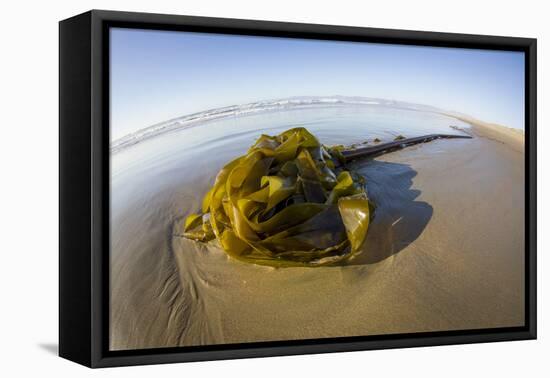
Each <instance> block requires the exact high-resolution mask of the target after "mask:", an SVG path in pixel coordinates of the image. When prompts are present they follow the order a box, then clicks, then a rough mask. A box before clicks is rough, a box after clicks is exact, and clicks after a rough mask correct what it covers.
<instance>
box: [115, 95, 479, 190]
mask: <svg viewBox="0 0 550 378" xmlns="http://www.w3.org/2000/svg"><path fill="white" fill-rule="evenodd" d="M205 118H206V119H200V120H199V119H194V120H193V122H191V123H182V124H181V125H180V126H179V127H178V125H177V122H176V125H175V126H174V125H171V126H170V127H167V128H165V129H164V130H161V131H160V132H158V131H157V132H156V133H152V134H147V133H145V134H142V135H138V136H136V137H134V138H133V140H132V143H127V144H122V145H121V144H117V142H116V141H115V142H114V143H112V154H111V177H112V184H113V188H114V189H116V187H117V186H118V185H124V182H125V181H127V180H130V181H132V180H133V179H137V180H140V179H143V178H145V177H148V178H150V179H158V177H159V175H162V173H163V172H173V171H177V170H178V169H183V170H186V168H189V167H190V168H193V167H198V166H201V167H205V166H208V167H211V169H214V170H216V172H217V169H219V168H220V167H221V166H223V164H221V165H220V164H219V162H227V161H229V160H231V159H232V158H234V157H237V156H239V155H241V154H243V153H245V152H246V150H247V148H248V147H249V146H250V145H251V144H252V143H253V142H254V141H255V140H256V139H257V138H258V137H259V136H260V135H261V134H270V135H276V134H278V133H280V132H282V131H284V130H287V129H289V128H293V127H306V128H307V129H308V130H310V131H311V132H312V133H313V134H314V135H316V136H317V137H318V138H319V139H320V141H321V143H324V144H326V145H335V144H343V145H352V144H360V143H363V142H371V143H372V141H373V139H375V138H378V139H380V140H381V141H382V142H389V141H392V140H393V139H394V138H395V137H396V136H397V135H403V136H405V137H415V136H420V135H426V134H432V133H444V134H460V133H461V132H460V131H457V130H455V129H453V128H451V127H450V126H457V127H459V128H464V129H467V128H469V125H468V124H466V123H464V122H462V121H459V120H457V119H455V118H451V117H449V116H445V115H442V114H438V113H435V112H433V111H428V110H418V109H412V108H403V107H393V106H388V105H383V104H366V105H365V104H361V105H357V104H343V105H342V104H336V105H335V104H325V105H322V104H321V105H317V106H309V107H290V108H289V107H283V108H281V109H267V110H264V111H259V112H258V111H255V112H248V113H247V112H231V113H229V114H226V115H224V116H222V117H219V118H211V117H205ZM205 169H206V170H202V171H201V172H199V173H201V174H203V175H208V174H211V173H212V172H210V169H209V168H205ZM115 194H116V193H115Z"/></svg>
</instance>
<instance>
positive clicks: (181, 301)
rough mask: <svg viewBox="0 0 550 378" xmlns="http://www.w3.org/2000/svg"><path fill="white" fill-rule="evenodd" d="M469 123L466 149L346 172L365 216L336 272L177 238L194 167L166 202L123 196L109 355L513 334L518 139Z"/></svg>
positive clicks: (363, 164)
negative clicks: (368, 202)
mask: <svg viewBox="0 0 550 378" xmlns="http://www.w3.org/2000/svg"><path fill="white" fill-rule="evenodd" d="M470 121H471V123H472V125H473V127H472V129H471V131H472V132H473V135H474V138H473V139H468V140H459V139H457V140H438V141H434V142H430V143H426V144H421V145H416V146H413V147H410V148H406V149H404V150H401V151H397V152H393V153H390V154H386V155H382V156H380V157H378V158H376V159H374V160H366V161H359V162H356V163H353V165H352V167H353V168H354V169H357V170H358V171H359V172H361V173H362V174H363V175H364V176H365V177H366V179H367V185H368V190H369V195H370V197H371V198H372V199H373V200H374V202H375V203H376V204H377V209H376V214H375V218H374V221H373V223H372V225H371V228H370V230H369V234H368V236H367V241H366V243H365V244H364V246H363V251H362V253H361V254H359V255H358V256H357V257H356V258H355V259H353V260H351V261H348V262H346V263H344V264H340V265H338V266H329V267H319V268H280V269H275V268H270V267H265V266H257V265H252V264H247V263H242V262H237V261H234V260H231V259H230V258H228V257H227V255H226V254H225V253H224V252H223V251H222V250H221V249H220V248H219V247H218V246H217V245H216V243H215V242H214V243H212V242H211V243H210V244H208V245H204V244H200V243H197V242H194V241H190V240H187V239H185V238H182V237H181V236H180V235H181V227H182V222H183V219H184V217H185V215H187V213H188V212H189V211H193V210H196V209H197V208H198V203H199V201H200V200H201V198H202V194H203V193H205V191H206V190H207V188H208V187H209V186H210V185H211V183H212V180H213V177H214V176H215V174H216V170H215V169H211V168H210V169H208V167H207V166H206V165H205V166H204V167H203V166H201V165H200V164H199V166H198V167H197V170H199V171H200V170H203V172H204V173H203V174H202V175H197V176H196V177H195V178H194V179H193V184H192V186H190V185H182V186H181V187H180V189H179V190H177V191H174V190H173V189H164V190H163V191H160V192H159V193H154V195H153V194H151V193H149V194H141V195H131V194H132V193H131V190H130V189H129V192H128V193H126V194H127V196H126V198H132V199H131V200H127V201H126V202H125V204H124V206H119V207H118V208H117V209H116V211H114V213H113V214H112V221H113V225H112V227H113V228H112V243H113V244H112V245H113V247H112V251H113V252H112V256H111V321H110V346H111V349H113V350H121V349H136V348H155V347H170V346H184V345H205V344H218V343H242V342H256V341H272V340H287V339H310V338H322V337H338V336H358V335H381V334H392V333H410V332H425V331H443V330H465V329H478V328H493V327H511V326H521V325H523V324H524V315H525V314H524V271H525V267H524V241H525V234H524V222H525V220H524V210H525V209H524V203H525V193H524V190H525V184H524V153H523V134H522V133H518V132H515V131H510V130H506V129H504V128H502V127H500V126H494V125H487V124H482V123H476V122H475V121H472V120H469V122H470ZM213 159H216V158H215V157H213ZM219 163H220V164H221V162H219ZM178 174H181V175H185V172H183V173H182V172H179V173H178ZM191 174H192V172H189V175H191ZM142 185H148V182H143V183H142ZM136 190H137V189H136ZM140 193H141V192H140ZM134 194H135V193H134ZM190 201H191V202H193V206H191V209H189V206H187V207H185V209H186V212H185V213H184V212H183V211H182V208H183V205H182V204H188V203H189V202H190Z"/></svg>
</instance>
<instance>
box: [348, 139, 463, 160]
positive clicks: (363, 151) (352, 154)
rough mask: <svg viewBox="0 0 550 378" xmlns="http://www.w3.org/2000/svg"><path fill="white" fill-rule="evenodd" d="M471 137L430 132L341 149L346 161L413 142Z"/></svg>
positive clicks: (372, 155) (391, 149) (403, 146)
mask: <svg viewBox="0 0 550 378" xmlns="http://www.w3.org/2000/svg"><path fill="white" fill-rule="evenodd" d="M455 138H459V139H471V138H472V137H471V136H467V135H447V134H430V135H424V136H419V137H415V138H405V139H401V140H396V141H393V142H388V143H380V144H377V145H374V146H367V147H361V148H355V149H350V150H343V151H342V155H343V156H344V158H345V159H346V161H351V160H355V159H362V158H366V157H374V156H377V155H380V154H383V153H386V152H390V151H395V150H400V149H402V148H405V147H408V146H412V145H413V144H418V143H426V142H430V141H432V140H435V139H455Z"/></svg>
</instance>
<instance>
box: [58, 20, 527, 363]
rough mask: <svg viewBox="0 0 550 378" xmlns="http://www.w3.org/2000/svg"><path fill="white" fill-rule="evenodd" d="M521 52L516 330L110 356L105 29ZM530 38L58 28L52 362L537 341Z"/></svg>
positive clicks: (162, 23)
mask: <svg viewBox="0 0 550 378" xmlns="http://www.w3.org/2000/svg"><path fill="white" fill-rule="evenodd" d="M113 26H117V27H131V28H141V29H160V30H182V31H200V32H207V33H212V32H214V33H226V34H244V35H255V36H279V37H290V38H306V39H325V40H342V41H364V42H377V43H391V44H405V45H424V46H436V47H463V48H480V49H491V50H512V51H523V52H525V58H526V60H525V61H526V66H525V151H526V155H525V178H526V183H525V184H526V196H525V201H526V203H525V211H526V214H525V227H526V239H525V243H526V244H525V268H526V271H525V278H526V282H525V290H526V295H525V299H526V303H525V314H526V317H525V319H526V324H525V325H524V326H523V327H514V328H493V329H481V330H463V331H444V332H429V333H414V334H399V335H384V336H357V337H342V338H330V339H314V340H293V341H277V342H255V343H247V344H226V345H211V346H197V347H178V348H159V349H140V350H131V351H109V349H108V336H109V334H108V321H109V315H108V309H109V308H108V306H109V302H108V298H109V290H108V288H109V282H108V279H109V274H108V272H109V270H108V269H109V266H108V261H109V218H108V215H109V133H108V130H109V65H108V54H109V39H108V32H107V31H108V28H110V27H113ZM536 61H537V53H536V39H530V38H515V37H498V36H485V35H468V34H449V33H434V32H419V31H406V30H386V29H373V28H359V27H344V26H328V25H312V24H297V23H283V22H266V21H251V20H237V19H224V18H205V17H189V16H175V15H161V14H145V13H129V12H114V11H102V10H92V11H89V12H86V13H84V14H81V15H78V16H75V17H72V18H69V19H67V20H64V21H61V22H60V23H59V131H60V133H59V186H60V191H59V213H60V214H59V215H60V224H59V355H60V356H61V357H64V358H67V359H69V360H72V361H75V362H77V363H80V364H83V365H86V366H89V367H108V366H120V365H138V364H157V363H169V362H185V361H202V360H218V359H232V358H249V357H266V356H280V355H297V354H309V353H327V352H344V351H357V350H370V349H385V348H405V347H418V346H432V345H447V344H459V343H460V344H462V343H480V342H494V341H507V340H526V339H535V338H536V334H537V333H536V329H537V324H536V323H537V317H536V300H537V297H536V258H537V257H536V187H537V186H536V92H537V91H536V85H537V83H536V64H537V63H536Z"/></svg>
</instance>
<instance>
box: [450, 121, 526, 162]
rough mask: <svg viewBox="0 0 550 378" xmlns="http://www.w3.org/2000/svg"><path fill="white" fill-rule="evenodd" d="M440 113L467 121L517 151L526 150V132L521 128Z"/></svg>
mask: <svg viewBox="0 0 550 378" xmlns="http://www.w3.org/2000/svg"><path fill="white" fill-rule="evenodd" d="M440 114H442V115H445V116H448V117H451V118H455V119H457V120H459V121H462V122H466V123H468V124H470V125H471V126H472V130H473V131H474V132H475V133H476V134H477V135H478V136H483V137H486V138H489V139H493V140H496V141H498V142H501V143H504V144H506V145H508V146H509V147H511V148H512V149H513V150H515V151H517V152H522V153H523V152H524V148H525V132H524V131H523V130H520V129H514V128H511V127H507V126H503V125H499V124H496V123H489V122H485V121H480V120H478V119H476V118H473V117H469V116H460V115H456V114H452V113H445V112H441V113H440Z"/></svg>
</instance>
